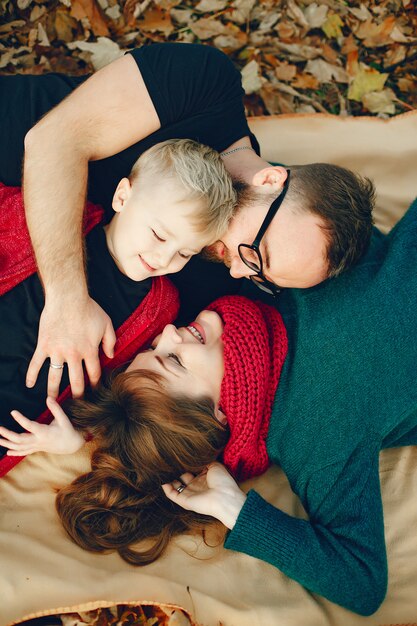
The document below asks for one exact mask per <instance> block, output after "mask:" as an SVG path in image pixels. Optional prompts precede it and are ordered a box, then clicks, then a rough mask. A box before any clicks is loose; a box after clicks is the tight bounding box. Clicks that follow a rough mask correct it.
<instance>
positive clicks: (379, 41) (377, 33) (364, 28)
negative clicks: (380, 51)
mask: <svg viewBox="0 0 417 626" xmlns="http://www.w3.org/2000/svg"><path fill="white" fill-rule="evenodd" d="M394 26H395V17H394V16H393V15H390V16H389V17H387V18H386V19H385V20H384V21H383V22H381V24H375V23H374V22H373V21H372V20H366V22H363V23H362V24H360V25H359V28H358V29H357V31H356V33H355V35H356V37H358V39H362V40H363V44H364V46H366V47H367V48H377V47H379V46H386V45H387V44H390V43H392V39H391V38H390V34H391V32H392V30H393V28H394Z"/></svg>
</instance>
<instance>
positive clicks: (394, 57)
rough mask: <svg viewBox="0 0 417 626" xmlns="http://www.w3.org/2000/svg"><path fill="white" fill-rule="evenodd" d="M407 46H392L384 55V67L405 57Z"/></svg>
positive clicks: (394, 63)
mask: <svg viewBox="0 0 417 626" xmlns="http://www.w3.org/2000/svg"><path fill="white" fill-rule="evenodd" d="M406 53H407V48H406V47H405V46H393V47H392V48H390V49H389V50H388V52H387V53H386V55H385V57H384V68H386V67H389V66H390V65H396V64H397V63H401V62H402V61H404V59H405V55H406Z"/></svg>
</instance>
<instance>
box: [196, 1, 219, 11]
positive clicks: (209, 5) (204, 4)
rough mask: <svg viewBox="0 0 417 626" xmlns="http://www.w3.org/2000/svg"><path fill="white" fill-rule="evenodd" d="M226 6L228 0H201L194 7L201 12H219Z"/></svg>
mask: <svg viewBox="0 0 417 626" xmlns="http://www.w3.org/2000/svg"><path fill="white" fill-rule="evenodd" d="M226 6H227V0H200V2H199V3H198V4H197V5H196V6H195V7H194V8H195V10H196V11H200V12H201V13H217V11H223V9H224V8H225V7H226Z"/></svg>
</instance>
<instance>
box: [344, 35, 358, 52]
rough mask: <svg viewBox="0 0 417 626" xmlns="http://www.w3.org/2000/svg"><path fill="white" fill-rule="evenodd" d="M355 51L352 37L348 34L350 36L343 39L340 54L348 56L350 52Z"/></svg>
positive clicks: (356, 48) (355, 46) (356, 47)
mask: <svg viewBox="0 0 417 626" xmlns="http://www.w3.org/2000/svg"><path fill="white" fill-rule="evenodd" d="M357 50H358V46H357V45H356V41H355V38H354V36H353V35H352V33H350V35H348V36H347V37H345V40H344V42H343V45H342V49H341V51H340V52H341V53H342V54H344V55H346V54H349V53H350V52H354V51H355V52H357Z"/></svg>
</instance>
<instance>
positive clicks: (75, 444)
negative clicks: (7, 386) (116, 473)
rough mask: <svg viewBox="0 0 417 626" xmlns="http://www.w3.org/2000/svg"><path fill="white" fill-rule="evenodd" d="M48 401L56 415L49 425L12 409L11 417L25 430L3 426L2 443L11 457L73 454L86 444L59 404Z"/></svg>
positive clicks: (50, 399)
mask: <svg viewBox="0 0 417 626" xmlns="http://www.w3.org/2000/svg"><path fill="white" fill-rule="evenodd" d="M46 404H47V406H48V409H49V410H50V411H51V413H52V415H53V416H54V419H53V421H52V422H51V423H50V424H38V422H33V421H32V420H29V419H28V418H27V417H25V416H24V415H22V413H19V411H12V412H11V414H12V417H13V419H14V420H16V422H17V423H18V424H20V425H21V426H22V427H23V428H25V429H26V430H27V431H28V432H26V433H15V432H13V431H12V430H8V429H7V428H4V426H0V435H1V437H2V439H0V445H2V446H4V447H5V448H8V449H9V451H8V453H7V455H8V456H27V455H28V454H33V453H34V452H52V453H53V454H71V453H73V452H77V450H79V449H80V448H81V447H82V446H83V445H84V437H83V436H82V435H81V433H79V432H77V431H76V430H75V428H74V427H73V425H72V424H71V422H70V421H69V419H68V417H67V416H66V414H65V413H64V411H63V410H62V409H61V407H60V406H59V404H58V403H57V402H55V400H53V399H52V398H47V400H46Z"/></svg>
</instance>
